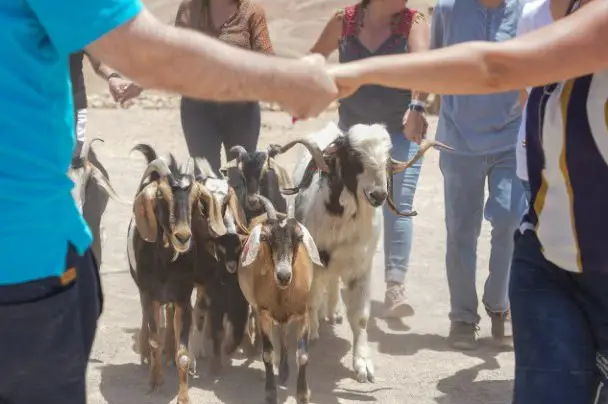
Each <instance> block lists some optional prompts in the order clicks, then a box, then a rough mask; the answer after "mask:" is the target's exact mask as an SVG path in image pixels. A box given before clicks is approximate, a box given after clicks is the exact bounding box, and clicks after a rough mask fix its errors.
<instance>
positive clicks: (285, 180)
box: [221, 145, 293, 223]
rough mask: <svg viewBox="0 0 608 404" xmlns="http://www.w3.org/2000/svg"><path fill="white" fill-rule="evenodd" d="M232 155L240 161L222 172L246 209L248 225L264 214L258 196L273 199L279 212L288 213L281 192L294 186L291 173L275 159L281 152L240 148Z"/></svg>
mask: <svg viewBox="0 0 608 404" xmlns="http://www.w3.org/2000/svg"><path fill="white" fill-rule="evenodd" d="M229 152H230V153H233V154H235V155H236V158H235V159H234V160H233V161H230V162H228V163H227V164H226V166H224V167H222V169H221V171H222V172H223V173H224V174H225V175H226V176H227V177H228V180H229V182H230V186H232V187H233V188H234V189H235V191H236V193H237V196H238V199H239V202H240V203H241V205H242V206H243V209H244V210H245V218H246V221H247V223H249V222H250V221H251V219H252V218H254V217H256V216H259V215H261V214H263V213H264V207H263V206H262V205H261V204H260V203H259V202H258V198H257V197H256V195H257V194H260V195H262V196H264V197H266V198H267V199H269V200H270V202H272V204H273V206H274V207H275V208H276V210H277V211H278V212H280V213H287V202H286V200H285V198H284V197H283V196H282V195H281V191H280V189H281V188H290V187H292V186H293V183H292V181H291V178H290V176H289V174H288V172H287V170H285V168H283V166H281V165H280V164H279V163H278V162H277V161H276V159H275V156H276V155H277V154H278V152H277V150H276V149H274V148H269V149H268V150H267V151H253V152H247V151H246V150H245V148H244V147H242V146H238V145H237V146H234V147H232V148H231V149H230V150H229Z"/></svg>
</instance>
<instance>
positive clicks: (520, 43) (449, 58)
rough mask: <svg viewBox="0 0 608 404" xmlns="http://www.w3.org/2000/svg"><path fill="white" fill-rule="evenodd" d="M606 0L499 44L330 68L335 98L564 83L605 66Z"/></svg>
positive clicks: (499, 89) (481, 91)
mask: <svg viewBox="0 0 608 404" xmlns="http://www.w3.org/2000/svg"><path fill="white" fill-rule="evenodd" d="M607 38H608V1H603V0H600V1H592V2H590V3H587V4H586V5H584V6H583V7H582V8H580V9H579V10H577V11H576V12H574V13H573V14H571V15H569V16H567V17H565V18H563V19H562V20H560V21H558V22H555V23H553V24H550V25H548V26H545V27H543V28H540V29H538V30H535V31H533V32H530V33H528V34H525V35H523V36H521V37H516V38H514V39H511V40H508V41H504V42H479V41H474V42H466V43H461V44H457V45H453V46H449V47H446V48H443V49H438V50H432V51H429V52H420V53H412V54H408V55H398V56H380V57H375V58H368V59H364V60H361V61H356V62H351V63H347V64H341V65H335V66H331V67H330V69H329V70H330V73H331V74H332V75H333V76H334V77H335V79H336V80H337V83H338V86H339V87H340V89H341V93H342V94H341V95H344V94H345V93H346V94H347V93H349V92H352V91H355V90H356V88H357V87H358V86H360V85H363V84H372V83H373V84H379V85H383V86H387V87H397V88H404V89H407V88H412V87H416V88H417V89H419V90H423V91H427V92H433V93H438V94H488V93H496V92H503V91H511V90H519V89H521V88H524V87H533V86H537V85H543V84H546V83H552V82H556V81H560V80H566V79H569V78H573V77H578V76H582V75H586V74H589V73H591V72H594V71H598V70H602V69H605V68H608V52H605V51H604V50H605V44H606V40H607Z"/></svg>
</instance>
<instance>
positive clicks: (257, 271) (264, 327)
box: [238, 195, 322, 404]
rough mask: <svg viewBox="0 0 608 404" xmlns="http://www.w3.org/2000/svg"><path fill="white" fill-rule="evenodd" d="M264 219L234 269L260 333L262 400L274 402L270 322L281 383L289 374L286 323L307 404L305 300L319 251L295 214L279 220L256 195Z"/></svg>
mask: <svg viewBox="0 0 608 404" xmlns="http://www.w3.org/2000/svg"><path fill="white" fill-rule="evenodd" d="M258 198H259V199H260V203H261V204H262V206H264V209H265V210H266V212H267V219H266V220H264V221H261V223H259V224H256V225H255V226H254V227H253V228H252V229H251V234H250V236H249V238H248V239H247V242H246V244H245V246H244V247H243V252H242V254H241V261H240V265H239V269H238V279H239V285H240V287H241V290H242V291H243V294H244V295H245V298H246V299H247V301H248V302H249V304H251V306H252V307H253V309H254V311H255V312H256V318H257V320H258V321H259V327H260V331H261V335H262V345H263V350H264V353H263V355H262V359H263V361H264V368H265V370H266V387H265V391H266V403H267V404H276V403H277V385H276V380H275V375H274V369H273V345H272V336H273V331H274V324H276V323H278V325H279V333H280V336H281V337H280V341H281V342H280V360H279V383H280V384H282V385H283V384H285V382H286V381H287V379H288V377H289V367H288V363H287V332H288V327H287V326H288V324H289V323H292V322H293V323H294V324H295V325H296V327H297V329H296V335H297V338H298V343H297V346H298V350H297V357H296V359H297V363H298V380H297V390H296V396H297V400H298V403H308V402H309V399H310V390H309V388H308V382H307V378H306V368H307V366H308V327H309V321H308V300H309V292H310V287H311V284H312V281H313V264H315V265H319V266H321V265H322V263H321V260H320V258H319V252H318V250H317V247H316V245H315V243H314V241H313V239H312V237H311V235H310V233H309V232H308V230H307V229H306V228H305V227H304V226H303V225H302V224H300V223H298V221H297V220H296V219H294V218H284V219H278V217H277V213H276V210H275V208H274V206H273V205H272V203H271V202H270V201H269V200H268V199H267V198H264V197H263V196H259V195H258Z"/></svg>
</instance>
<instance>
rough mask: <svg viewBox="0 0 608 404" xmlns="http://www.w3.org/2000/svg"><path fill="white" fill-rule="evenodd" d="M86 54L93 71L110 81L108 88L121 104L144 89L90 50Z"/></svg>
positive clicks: (115, 99) (123, 104)
mask: <svg viewBox="0 0 608 404" xmlns="http://www.w3.org/2000/svg"><path fill="white" fill-rule="evenodd" d="M85 55H87V58H88V59H89V62H90V63H91V67H92V68H93V71H94V72H95V73H96V74H97V75H98V76H99V77H101V78H102V79H104V80H105V81H106V82H107V83H108V88H109V90H110V94H111V95H112V98H113V99H114V101H116V102H120V104H121V106H125V103H126V102H127V101H129V100H131V99H133V98H135V97H138V96H139V95H140V94H141V92H142V91H143V89H142V88H141V87H140V86H138V85H137V84H135V83H133V82H132V81H129V80H126V79H124V78H123V77H122V76H121V75H120V74H119V73H118V72H116V71H114V70H113V69H111V68H110V67H109V66H106V65H104V64H103V63H101V62H100V61H99V60H97V59H95V58H94V57H93V56H91V55H90V54H89V53H88V52H86V51H85Z"/></svg>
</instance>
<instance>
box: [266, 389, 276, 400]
mask: <svg viewBox="0 0 608 404" xmlns="http://www.w3.org/2000/svg"><path fill="white" fill-rule="evenodd" d="M278 403H279V399H278V398H277V390H276V389H275V390H269V391H266V404H278Z"/></svg>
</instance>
